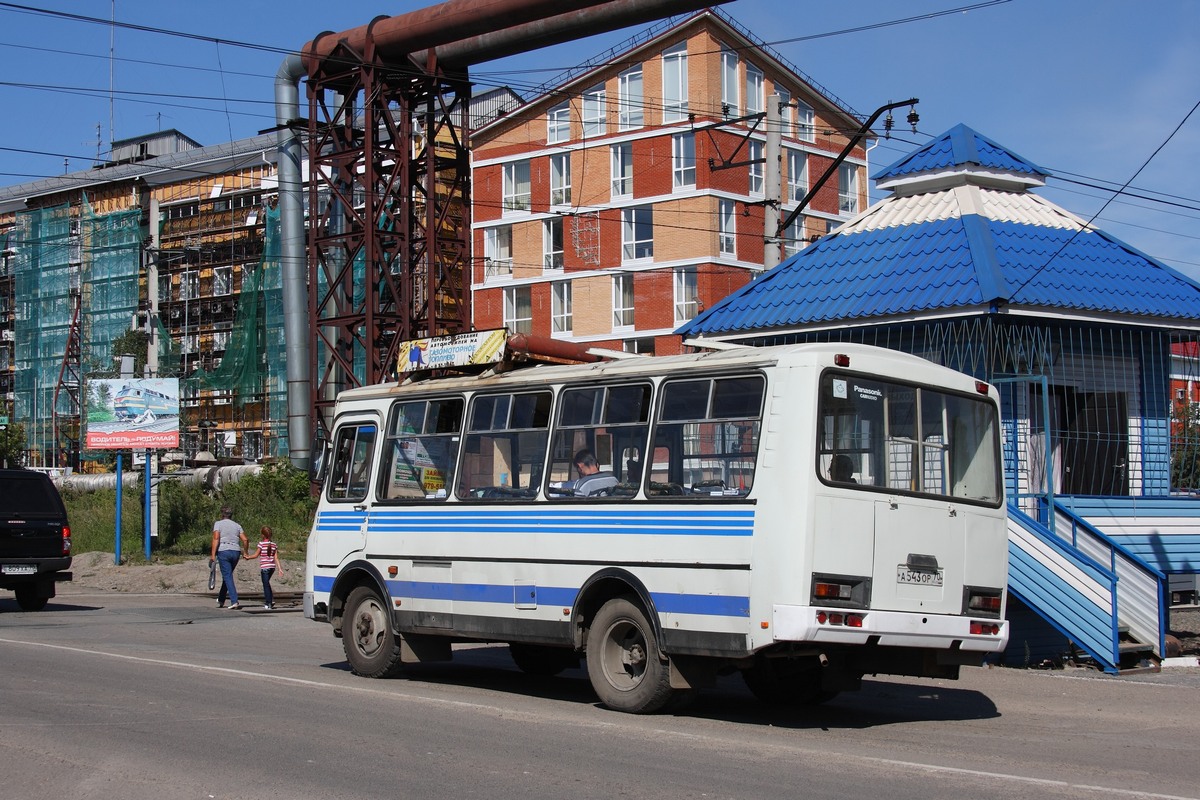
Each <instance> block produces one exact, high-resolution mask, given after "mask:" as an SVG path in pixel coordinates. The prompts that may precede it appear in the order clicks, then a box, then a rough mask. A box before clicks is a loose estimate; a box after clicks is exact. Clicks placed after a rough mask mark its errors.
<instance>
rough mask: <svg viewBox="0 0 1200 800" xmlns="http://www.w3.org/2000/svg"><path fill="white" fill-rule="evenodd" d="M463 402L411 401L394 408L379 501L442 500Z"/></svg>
mask: <svg viewBox="0 0 1200 800" xmlns="http://www.w3.org/2000/svg"><path fill="white" fill-rule="evenodd" d="M462 412H463V400H462V398H461V397H449V398H438V399H432V400H409V401H404V402H398V403H396V404H395V405H393V406H392V409H391V415H390V417H389V421H388V435H387V438H386V439H385V441H384V447H383V458H382V463H383V466H384V469H383V470H381V474H380V476H379V483H380V487H379V496H380V497H381V498H383V499H385V500H444V499H446V496H447V494H446V492H447V486H449V485H450V483H452V481H453V475H454V465H455V462H456V461H457V460H458V443H459V432H460V430H461V427H462Z"/></svg>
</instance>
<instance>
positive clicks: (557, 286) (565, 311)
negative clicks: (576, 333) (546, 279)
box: [550, 281, 571, 334]
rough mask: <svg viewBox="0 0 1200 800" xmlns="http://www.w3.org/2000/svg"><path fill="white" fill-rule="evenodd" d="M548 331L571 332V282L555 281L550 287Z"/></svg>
mask: <svg viewBox="0 0 1200 800" xmlns="http://www.w3.org/2000/svg"><path fill="white" fill-rule="evenodd" d="M550 330H551V332H553V333H568V334H569V333H570V332H571V282H570V281H557V282H555V283H554V284H552V285H551V287H550Z"/></svg>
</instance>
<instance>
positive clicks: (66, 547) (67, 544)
mask: <svg viewBox="0 0 1200 800" xmlns="http://www.w3.org/2000/svg"><path fill="white" fill-rule="evenodd" d="M62 554H63V555H64V556H69V555H71V526H70V525H63V552H62Z"/></svg>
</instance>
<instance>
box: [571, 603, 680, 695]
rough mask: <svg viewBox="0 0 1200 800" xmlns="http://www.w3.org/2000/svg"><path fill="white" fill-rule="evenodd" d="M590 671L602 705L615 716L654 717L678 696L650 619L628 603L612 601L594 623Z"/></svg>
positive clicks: (589, 647) (590, 634)
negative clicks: (672, 686)
mask: <svg viewBox="0 0 1200 800" xmlns="http://www.w3.org/2000/svg"><path fill="white" fill-rule="evenodd" d="M587 670H588V678H589V679H590V680H591V683H592V688H593V689H595V691H596V694H597V696H599V698H600V702H601V703H603V704H604V705H606V706H608V707H609V708H611V709H613V710H614V711H625V712H628V713H630V714H651V713H653V712H655V711H659V710H660V709H662V708H663V707H664V706H666V705H667V703H668V702H669V701H670V700H671V698H672V696H673V694H674V692H673V690H672V689H671V676H670V670H669V668H668V666H667V663H666V661H665V660H664V659H663V657H662V654H661V653H660V652H659V649H658V643H657V641H656V640H655V638H654V629H653V627H651V625H650V622H649V620H648V619H646V615H645V613H643V612H642V610H641V609H640V608H639V607H638V606H637V605H636V604H634V603H633V602H631V601H630V600H629V599H627V598H624V597H617V598H614V599H612V600H609V601H608V602H607V603H605V604H604V605H603V606H601V607H600V611H599V612H597V614H596V617H595V619H593V620H592V624H591V628H590V629H589V631H588V638H587Z"/></svg>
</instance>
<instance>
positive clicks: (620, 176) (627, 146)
mask: <svg viewBox="0 0 1200 800" xmlns="http://www.w3.org/2000/svg"><path fill="white" fill-rule="evenodd" d="M610 156H611V158H610V160H611V163H612V186H611V188H612V196H613V197H614V198H617V197H633V143H632V142H621V143H620V144H614V145H613V146H612V148H611V150H610Z"/></svg>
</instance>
